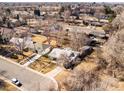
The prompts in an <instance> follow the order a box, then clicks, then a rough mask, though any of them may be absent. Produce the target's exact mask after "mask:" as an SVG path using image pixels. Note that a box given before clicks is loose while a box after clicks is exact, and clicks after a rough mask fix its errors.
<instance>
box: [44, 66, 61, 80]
mask: <svg viewBox="0 0 124 93" xmlns="http://www.w3.org/2000/svg"><path fill="white" fill-rule="evenodd" d="M61 71H63V69H62V68H61V67H56V68H55V69H54V70H52V71H50V72H48V73H47V74H45V75H46V76H48V77H53V78H54V77H55V76H56V75H57V74H59V73H60V72H61Z"/></svg>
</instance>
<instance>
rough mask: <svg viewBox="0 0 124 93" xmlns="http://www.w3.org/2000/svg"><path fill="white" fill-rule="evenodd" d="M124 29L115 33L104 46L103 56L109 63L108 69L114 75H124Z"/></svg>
mask: <svg viewBox="0 0 124 93" xmlns="http://www.w3.org/2000/svg"><path fill="white" fill-rule="evenodd" d="M123 37H124V29H121V30H118V31H117V32H116V33H115V34H113V35H112V36H111V37H110V38H109V40H108V42H106V44H105V45H104V47H103V58H104V59H105V60H106V62H107V63H108V66H107V71H108V72H109V74H110V75H112V76H113V77H120V76H121V77H123V76H124V69H123V68H124V38H123Z"/></svg>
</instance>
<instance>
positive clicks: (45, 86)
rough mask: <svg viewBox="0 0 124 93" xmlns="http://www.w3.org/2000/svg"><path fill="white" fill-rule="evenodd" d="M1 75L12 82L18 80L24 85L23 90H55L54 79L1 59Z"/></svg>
mask: <svg viewBox="0 0 124 93" xmlns="http://www.w3.org/2000/svg"><path fill="white" fill-rule="evenodd" d="M0 75H1V76H4V77H5V78H7V79H9V80H11V79H12V78H17V79H18V80H19V81H20V82H21V83H22V84H23V85H22V87H21V89H23V90H27V91H40V90H55V88H56V82H55V81H54V79H53V78H49V77H47V76H45V75H42V74H40V73H37V72H35V71H33V70H31V69H29V68H27V67H23V66H21V65H18V64H16V63H13V62H8V60H5V59H2V58H1V57H0Z"/></svg>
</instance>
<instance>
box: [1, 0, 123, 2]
mask: <svg viewBox="0 0 124 93" xmlns="http://www.w3.org/2000/svg"><path fill="white" fill-rule="evenodd" d="M0 2H124V0H0Z"/></svg>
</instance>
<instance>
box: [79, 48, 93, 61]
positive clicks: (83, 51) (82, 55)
mask: <svg viewBox="0 0 124 93" xmlns="http://www.w3.org/2000/svg"><path fill="white" fill-rule="evenodd" d="M93 51H94V49H93V48H92V47H91V46H84V47H82V48H81V52H80V56H79V58H80V59H81V60H82V59H84V58H85V57H86V56H87V55H90V54H91V53H92V52H93Z"/></svg>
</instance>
